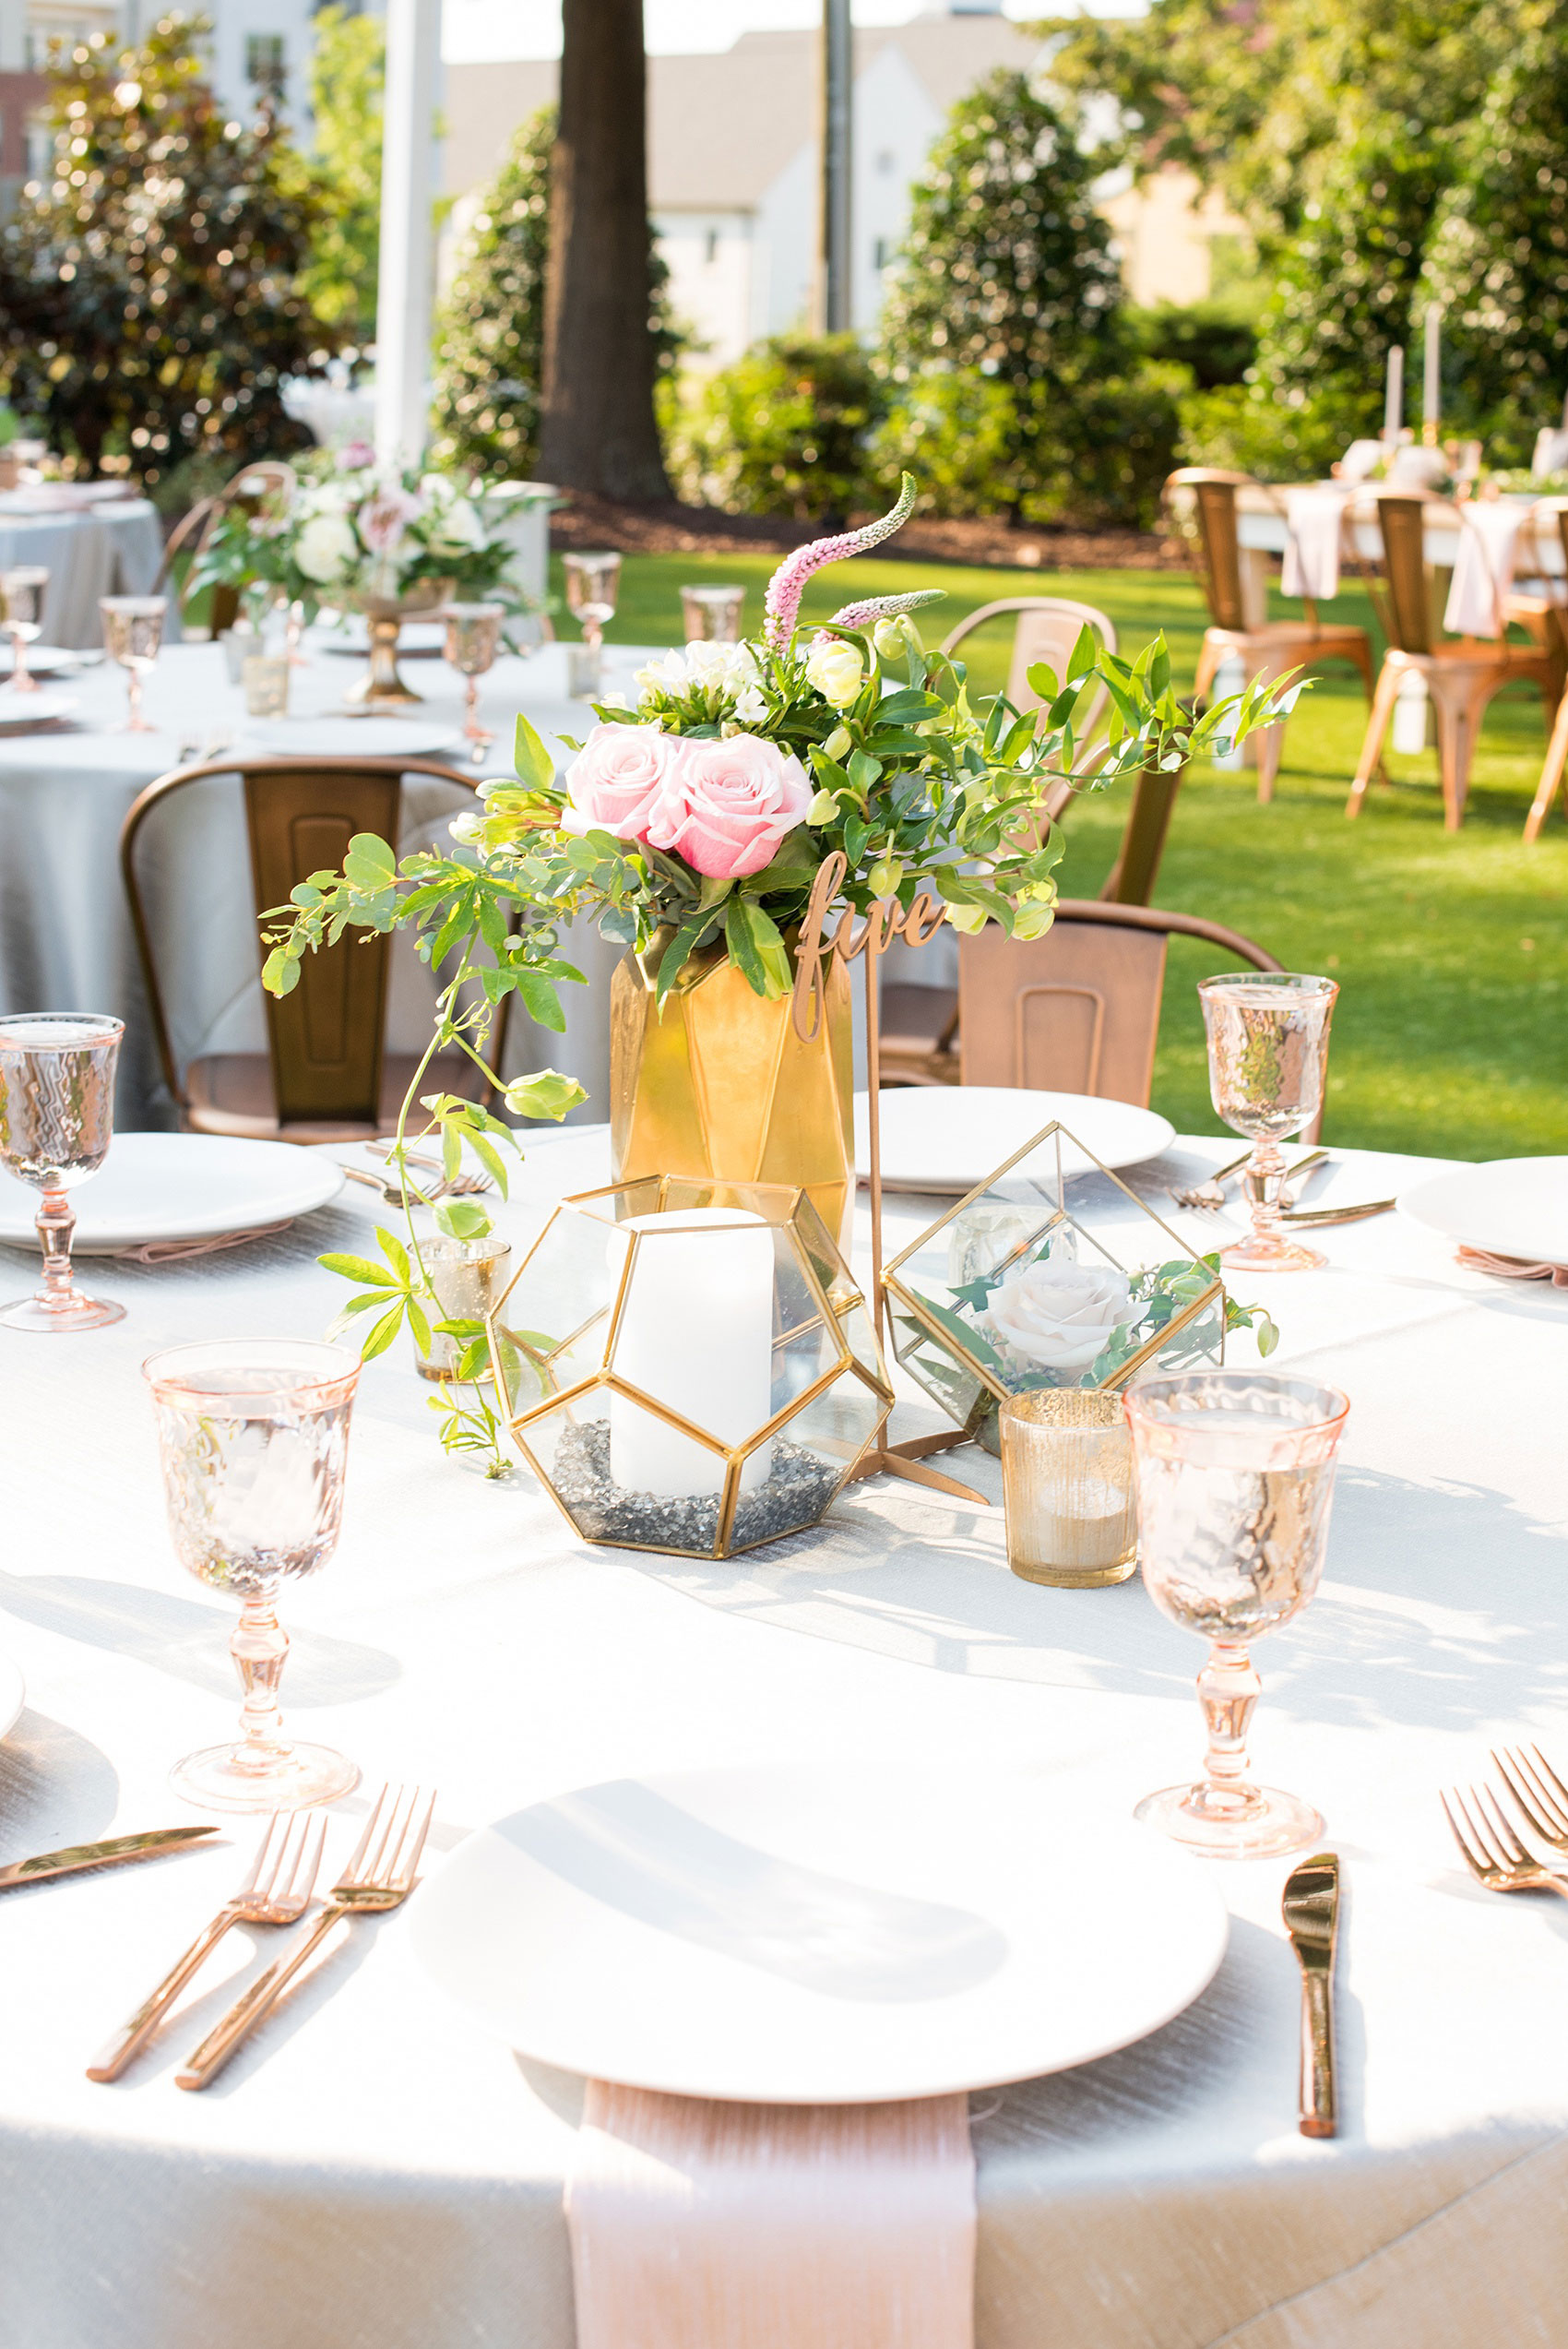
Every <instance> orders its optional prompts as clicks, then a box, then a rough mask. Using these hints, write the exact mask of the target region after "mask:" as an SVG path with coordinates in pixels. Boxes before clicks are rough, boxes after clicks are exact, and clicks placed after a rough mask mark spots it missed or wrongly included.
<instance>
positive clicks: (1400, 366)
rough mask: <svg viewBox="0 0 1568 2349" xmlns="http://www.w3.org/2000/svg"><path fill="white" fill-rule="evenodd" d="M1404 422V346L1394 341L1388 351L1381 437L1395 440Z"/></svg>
mask: <svg viewBox="0 0 1568 2349" xmlns="http://www.w3.org/2000/svg"><path fill="white" fill-rule="evenodd" d="M1404 422H1405V348H1404V345H1403V344H1402V343H1398V342H1396V343H1394V344H1392V345H1391V346H1390V348H1389V352H1388V389H1387V392H1386V393H1385V395H1384V402H1383V437H1384V440H1386V441H1396V440H1397V439H1398V437H1399V433H1400V428H1401V427H1402V425H1403V424H1404Z"/></svg>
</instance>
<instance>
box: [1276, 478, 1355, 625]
mask: <svg viewBox="0 0 1568 2349" xmlns="http://www.w3.org/2000/svg"><path fill="white" fill-rule="evenodd" d="M1355 494H1356V493H1355V485H1354V483H1340V482H1333V483H1329V482H1313V483H1312V484H1311V486H1310V487H1307V488H1302V489H1288V490H1287V491H1286V493H1285V527H1286V530H1287V531H1288V533H1289V535H1288V537H1287V538H1286V541H1285V560H1284V562H1283V564H1282V565H1281V566H1280V572H1279V591H1280V593H1281V595H1307V596H1311V598H1312V600H1313V602H1314V603H1331V602H1333V600H1334V598H1335V597H1336V595H1337V594H1338V592H1339V531H1340V525H1341V523H1342V522H1343V520H1344V516H1345V507H1346V503H1347V501H1348V499H1349V498H1351V497H1353V496H1354V495H1355Z"/></svg>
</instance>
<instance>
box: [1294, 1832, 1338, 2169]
mask: <svg viewBox="0 0 1568 2349" xmlns="http://www.w3.org/2000/svg"><path fill="white" fill-rule="evenodd" d="M1280 1908H1281V1911H1282V1914H1283V1915H1284V1918H1285V1930H1286V1932H1287V1933H1288V1934H1289V1936H1290V1946H1291V1948H1292V1949H1293V1950H1295V1952H1296V1955H1297V1957H1298V1958H1299V1959H1300V1961H1301V2134H1302V2136H1303V2137H1332V2136H1333V2135H1334V2133H1335V2128H1336V2113H1335V2096H1334V1955H1335V1950H1336V1946H1337V1943H1338V1939H1339V1854H1338V1853H1337V1852H1314V1853H1313V1856H1312V1858H1311V1859H1310V1860H1303V1861H1302V1862H1301V1866H1300V1867H1296V1868H1292V1869H1291V1871H1290V1874H1289V1878H1287V1880H1286V1885H1285V1898H1284V1900H1283V1901H1282V1902H1281V1903H1280Z"/></svg>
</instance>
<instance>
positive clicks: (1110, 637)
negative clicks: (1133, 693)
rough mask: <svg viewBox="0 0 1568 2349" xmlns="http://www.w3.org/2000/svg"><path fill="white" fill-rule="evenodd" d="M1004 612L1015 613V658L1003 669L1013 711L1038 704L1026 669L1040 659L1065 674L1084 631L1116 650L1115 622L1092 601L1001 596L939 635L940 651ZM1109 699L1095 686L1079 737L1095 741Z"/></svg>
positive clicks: (1079, 721)
mask: <svg viewBox="0 0 1568 2349" xmlns="http://www.w3.org/2000/svg"><path fill="white" fill-rule="evenodd" d="M1007 612H1016V614H1017V615H1018V618H1017V626H1016V627H1015V629H1014V631H1013V658H1012V661H1011V662H1010V663H1009V665H1008V670H1007V698H1008V700H1009V701H1010V702H1011V703H1012V704H1013V707H1014V708H1015V709H1039V694H1038V693H1036V692H1035V691H1034V689H1033V688H1032V686H1030V684H1029V671H1030V670H1031V669H1032V668H1033V666H1034V665H1035V663H1036V662H1037V661H1043V662H1045V663H1046V665H1047V667H1048V668H1051V669H1054V671H1055V672H1056V674H1057V676H1058V677H1061V676H1063V675H1064V674H1065V673H1066V668H1067V662H1068V661H1069V659H1070V658H1071V656H1072V651H1073V647H1074V646H1075V644H1076V643H1077V641H1078V637H1079V634H1080V632H1081V631H1082V630H1083V629H1085V628H1092V629H1093V630H1094V632H1095V634H1096V636H1098V637H1099V640H1100V642H1101V643H1102V644H1103V645H1104V647H1105V649H1106V650H1107V652H1114V651H1115V650H1117V645H1116V628H1115V624H1114V623H1113V622H1112V621H1111V618H1110V617H1109V616H1108V614H1105V613H1103V612H1101V611H1099V610H1098V609H1097V608H1096V606H1095V605H1094V604H1092V603H1076V602H1074V601H1073V599H1072V597H1071V596H1066V595H1004V596H1001V597H999V598H998V600H997V601H996V602H994V603H982V604H981V605H980V609H979V611H978V612H971V613H970V614H969V616H968V619H967V620H960V621H959V623H958V625H957V626H956V628H953V629H951V630H950V631H949V633H948V634H947V635H946V636H945V637H944V638H943V643H942V650H943V651H944V652H953V651H956V649H957V647H958V646H959V645H960V644H962V642H963V640H964V638H966V637H967V636H968V635H969V634H970V633H971V632H972V631H973V630H974V629H976V628H979V627H983V626H984V625H985V623H986V622H987V621H988V620H995V619H998V618H1000V617H1001V615H1002V614H1004V613H1007ZM1108 698H1109V697H1108V695H1107V693H1106V690H1105V687H1104V686H1096V688H1095V691H1094V695H1093V697H1092V698H1091V699H1090V701H1089V704H1088V707H1087V709H1085V710H1083V711H1082V712H1081V714H1080V716H1079V717H1078V719H1077V720H1076V721H1075V728H1074V731H1075V733H1076V735H1077V737H1078V739H1079V740H1080V741H1082V742H1085V743H1087V742H1091V741H1092V740H1093V738H1094V732H1095V728H1096V727H1097V726H1098V725H1099V721H1100V719H1101V718H1102V716H1103V715H1104V713H1105V705H1106V702H1107V700H1108Z"/></svg>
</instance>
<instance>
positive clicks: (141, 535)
mask: <svg viewBox="0 0 1568 2349" xmlns="http://www.w3.org/2000/svg"><path fill="white" fill-rule="evenodd" d="M18 495H24V496H25V495H26V493H25V492H22V493H18ZM162 560H163V528H162V525H161V523H160V521H159V519H158V515H157V511H156V509H155V508H154V507H152V506H150V505H149V504H148V500H147V499H146V498H145V497H127V498H125V499H115V500H114V501H113V502H106V503H105V504H103V505H102V506H99V507H89V508H88V509H87V510H86V511H85V512H82V513H77V514H18V513H17V512H15V511H14V510H7V501H6V497H5V496H3V495H0V570H8V569H9V568H10V566H11V565H12V564H14V563H42V564H43V565H44V566H45V567H46V568H47V570H48V572H49V590H48V593H47V594H46V595H45V597H44V602H43V641H44V642H45V643H46V644H65V645H74V646H77V647H85V646H89V645H96V644H101V643H102V641H103V631H102V628H101V626H100V623H99V617H98V599H99V597H100V596H101V595H150V594H151V592H152V590H153V587H154V585H155V584H156V582H157V578H158V567H159V565H160V563H161V562H162ZM178 633H179V614H178V613H177V612H175V611H174V610H173V608H172V599H171V611H170V619H169V623H168V634H169V636H170V638H173V637H175V636H177V635H178Z"/></svg>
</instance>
